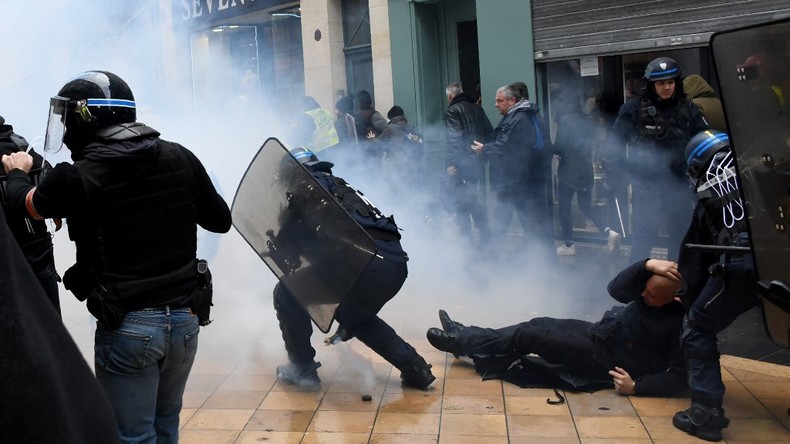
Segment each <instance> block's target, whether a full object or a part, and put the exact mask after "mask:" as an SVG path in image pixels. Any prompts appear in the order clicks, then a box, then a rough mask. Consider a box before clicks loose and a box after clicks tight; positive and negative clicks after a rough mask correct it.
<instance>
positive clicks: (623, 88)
mask: <svg viewBox="0 0 790 444" xmlns="http://www.w3.org/2000/svg"><path fill="white" fill-rule="evenodd" d="M657 57H671V58H673V59H674V60H675V61H677V62H678V64H679V65H680V66H681V68H682V71H683V76H686V75H689V74H701V75H702V76H703V77H705V78H707V79H709V82H710V83H711V85H716V84H717V83H716V79H715V78H713V73H712V71H711V69H710V67H709V66H708V57H707V50H706V49H704V48H692V49H678V50H673V51H661V52H649V53H638V54H624V55H614V56H602V57H589V58H582V59H571V60H562V61H556V62H547V63H545V64H542V65H544V66H541V69H539V70H538V72H539V73H540V77H542V81H541V84H542V85H543V86H544V90H545V91H546V93H547V94H546V97H545V99H546V100H547V103H545V104H541V105H542V106H543V108H544V109H543V116H544V119H545V120H546V122H547V124H548V125H549V128H550V130H551V140H552V142H554V141H556V139H557V132H558V131H573V130H574V128H563V127H562V126H561V125H558V124H557V117H558V116H559V115H562V114H563V113H566V112H568V111H569V110H575V111H578V112H582V113H583V114H584V115H586V116H587V118H588V119H590V120H591V122H592V123H593V128H594V131H593V134H574V137H580V138H581V137H583V138H587V139H589V140H592V141H593V151H592V156H591V159H590V162H591V164H590V168H591V169H592V171H593V177H594V182H593V185H592V202H591V205H592V209H593V210H592V211H596V212H601V213H602V214H603V217H604V218H605V220H607V221H608V223H609V226H610V227H612V228H615V227H620V218H622V224H623V228H616V229H617V231H620V230H621V229H624V232H625V233H626V234H630V233H631V230H630V219H631V218H630V214H631V208H630V204H629V202H630V198H629V196H628V195H622V196H620V198H619V201H618V203H619V204H620V211H619V213H618V211H617V208H616V206H615V204H614V199H613V196H612V195H611V194H610V193H609V192H608V191H607V190H606V188H605V187H604V183H605V182H606V163H605V150H606V149H607V138H608V137H609V130H610V128H611V127H612V124H613V123H614V120H615V118H616V117H617V112H618V110H619V108H620V105H622V104H623V103H624V102H625V101H626V100H628V99H629V98H630V97H634V96H639V95H640V94H641V92H642V89H643V88H644V86H645V81H644V79H643V76H644V72H645V67H646V66H647V64H648V63H650V61H651V60H653V59H655V58H657ZM557 166H558V161H557V159H554V163H553V168H552V171H553V174H552V188H553V196H554V203H555V208H556V206H557V204H558V199H557V196H558V192H557V190H558V177H557ZM572 208H573V212H572V213H573V227H574V231H575V232H576V234H575V236H581V237H584V236H585V235H591V236H593V237H596V236H598V237H599V234H598V232H599V230H598V228H596V227H595V225H593V224H592V223H591V222H590V220H589V218H587V217H586V216H585V215H584V214H582V213H581V212H580V211H579V207H578V203H577V202H576V201H574V203H573V206H572ZM556 215H557V213H556V212H555V216H556ZM555 221H556V223H555V225H556V229H555V232H556V233H559V232H560V225H559V218H558V217H555Z"/></svg>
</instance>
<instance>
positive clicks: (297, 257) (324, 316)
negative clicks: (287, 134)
mask: <svg viewBox="0 0 790 444" xmlns="http://www.w3.org/2000/svg"><path fill="white" fill-rule="evenodd" d="M231 213H232V216H233V226H234V227H236V230H238V231H239V233H241V235H242V237H243V238H244V239H245V240H246V241H247V243H248V244H250V246H251V247H252V249H253V250H255V252H256V253H257V254H258V256H260V257H261V259H263V261H264V262H265V263H266V265H267V266H268V267H269V268H270V269H271V270H272V272H273V273H274V275H275V276H276V277H277V279H279V280H280V283H281V285H284V286H285V288H286V289H287V290H288V291H289V292H291V294H292V295H293V296H294V298H295V299H296V301H297V302H298V303H299V304H300V305H301V306H302V307H303V308H304V309H305V310H306V311H307V313H308V314H309V315H310V318H311V319H312V320H313V322H315V324H316V326H318V328H319V329H320V330H321V331H322V332H324V333H327V332H329V329H330V327H331V326H332V321H333V320H334V317H335V312H336V311H337V308H338V306H339V305H340V302H342V301H343V299H344V298H345V297H346V295H347V294H348V291H349V289H350V288H351V287H352V286H353V285H354V283H355V282H356V281H357V279H358V278H359V275H360V274H361V273H362V271H363V270H364V269H365V267H366V266H367V265H368V263H369V262H370V260H371V259H372V258H373V256H374V255H375V252H376V249H375V246H374V244H373V240H372V239H371V238H370V236H369V235H368V234H367V232H365V230H363V229H362V227H360V226H359V225H358V224H357V223H356V222H355V221H354V220H353V219H352V218H351V216H349V215H348V213H346V211H345V210H344V209H343V207H341V206H340V204H339V203H338V202H337V201H336V200H335V199H334V198H333V197H332V196H331V195H330V194H329V193H328V192H327V191H326V190H325V189H324V188H323V187H322V186H321V185H320V184H319V183H318V182H317V181H316V180H315V179H314V178H313V176H312V175H311V174H310V173H309V172H308V171H307V170H306V169H305V168H304V167H303V166H302V165H301V164H300V163H299V162H298V161H297V160H296V159H294V158H293V157H292V156H291V154H290V153H289V152H288V150H287V149H286V148H285V147H284V146H283V145H282V144H281V143H280V141H278V140H277V139H273V138H270V139H268V140H266V142H264V144H263V146H261V148H260V150H259V151H258V153H257V154H256V155H255V158H254V159H253V161H252V162H251V163H250V165H249V167H248V168H247V171H246V172H245V173H244V177H243V178H242V180H241V183H240V184H239V188H238V190H236V196H235V197H234V199H233V205H232V208H231Z"/></svg>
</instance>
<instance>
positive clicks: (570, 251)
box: [557, 244, 576, 256]
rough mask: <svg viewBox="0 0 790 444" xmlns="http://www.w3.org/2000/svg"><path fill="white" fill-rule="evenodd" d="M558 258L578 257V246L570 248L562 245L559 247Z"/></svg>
mask: <svg viewBox="0 0 790 444" xmlns="http://www.w3.org/2000/svg"><path fill="white" fill-rule="evenodd" d="M557 256H576V244H572V245H571V246H570V247H569V246H567V245H565V244H562V245H560V246H559V247H557Z"/></svg>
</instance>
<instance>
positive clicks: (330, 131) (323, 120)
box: [287, 96, 339, 153]
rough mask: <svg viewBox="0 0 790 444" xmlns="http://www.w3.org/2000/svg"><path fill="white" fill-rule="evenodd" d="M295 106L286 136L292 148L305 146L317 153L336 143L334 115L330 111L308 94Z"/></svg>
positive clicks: (337, 140)
mask: <svg viewBox="0 0 790 444" xmlns="http://www.w3.org/2000/svg"><path fill="white" fill-rule="evenodd" d="M295 108H296V109H295V113H294V114H293V115H292V117H291V120H290V127H291V132H290V137H287V139H288V142H289V144H291V145H293V148H296V147H298V148H307V149H309V150H311V151H312V152H314V153H317V152H320V151H323V150H325V149H327V148H329V147H331V146H335V145H337V144H338V142H339V139H338V137H337V130H336V129H335V117H334V115H333V114H332V113H331V112H330V111H327V110H325V109H323V108H321V105H319V104H318V102H317V101H316V100H315V99H314V98H312V97H310V96H304V97H303V98H302V100H301V102H299V103H297V105H296V106H295Z"/></svg>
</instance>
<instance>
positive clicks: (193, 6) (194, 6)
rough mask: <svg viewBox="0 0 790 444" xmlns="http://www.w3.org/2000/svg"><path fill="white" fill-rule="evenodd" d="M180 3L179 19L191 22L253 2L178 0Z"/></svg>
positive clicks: (242, 0) (252, 0) (247, 0)
mask: <svg viewBox="0 0 790 444" xmlns="http://www.w3.org/2000/svg"><path fill="white" fill-rule="evenodd" d="M179 1H180V3H181V19H182V20H193V19H196V18H198V17H201V16H203V11H205V12H206V15H209V16H210V15H211V14H214V13H216V12H218V11H224V10H226V9H229V8H234V7H236V6H243V5H244V4H245V3H253V2H254V1H255V0H179Z"/></svg>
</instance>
